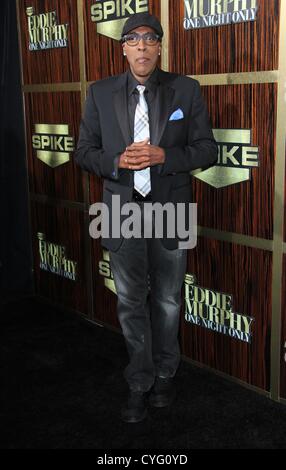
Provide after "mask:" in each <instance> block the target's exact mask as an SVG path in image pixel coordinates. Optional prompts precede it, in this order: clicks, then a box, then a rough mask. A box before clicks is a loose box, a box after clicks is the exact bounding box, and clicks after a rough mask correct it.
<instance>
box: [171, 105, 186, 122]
mask: <svg viewBox="0 0 286 470" xmlns="http://www.w3.org/2000/svg"><path fill="white" fill-rule="evenodd" d="M183 118H184V113H183V111H182V110H181V108H178V109H176V111H174V112H173V114H172V115H171V117H170V119H169V121H179V119H183Z"/></svg>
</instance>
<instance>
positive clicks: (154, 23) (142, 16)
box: [121, 12, 164, 38]
mask: <svg viewBox="0 0 286 470" xmlns="http://www.w3.org/2000/svg"><path fill="white" fill-rule="evenodd" d="M139 26H149V27H150V28H152V29H154V31H155V32H156V33H157V34H158V35H159V36H160V38H162V37H163V34H164V31H163V28H162V25H161V23H160V21H159V20H158V18H157V17H156V16H154V15H150V13H147V12H146V13H135V14H134V15H132V16H130V17H129V18H128V20H127V21H126V22H125V24H124V26H123V29H122V34H121V37H123V36H125V34H127V33H129V31H132V30H133V29H135V28H139Z"/></svg>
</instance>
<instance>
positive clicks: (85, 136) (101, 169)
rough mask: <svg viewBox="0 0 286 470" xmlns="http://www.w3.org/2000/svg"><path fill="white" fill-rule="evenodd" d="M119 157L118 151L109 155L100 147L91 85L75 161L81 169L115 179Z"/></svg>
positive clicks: (97, 118) (98, 124)
mask: <svg viewBox="0 0 286 470" xmlns="http://www.w3.org/2000/svg"><path fill="white" fill-rule="evenodd" d="M119 158H120V152H119V153H117V154H115V155H111V154H110V153H108V152H106V151H105V150H104V149H103V148H102V138H101V128H100V120H99V113H98V109H97V107H96V104H95V99H94V92H93V87H92V86H91V87H90V88H89V90H88V95H87V99H86V104H85V111H84V115H83V119H82V121H81V125H80V132H79V140H78V145H77V150H76V152H75V161H76V163H77V164H78V165H79V166H80V167H81V168H82V169H83V170H86V171H88V172H90V173H95V174H96V175H97V176H100V177H104V178H109V179H114V180H117V179H118V178H119V175H118V163H119Z"/></svg>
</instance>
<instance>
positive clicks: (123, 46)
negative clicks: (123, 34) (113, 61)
mask: <svg viewBox="0 0 286 470" xmlns="http://www.w3.org/2000/svg"><path fill="white" fill-rule="evenodd" d="M122 49H123V55H124V56H126V52H125V50H124V49H125V44H122Z"/></svg>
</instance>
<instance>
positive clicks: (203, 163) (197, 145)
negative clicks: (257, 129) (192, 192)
mask: <svg viewBox="0 0 286 470" xmlns="http://www.w3.org/2000/svg"><path fill="white" fill-rule="evenodd" d="M194 83H195V90H194V93H193V103H192V106H191V111H190V115H189V116H188V119H189V123H188V126H189V127H188V138H187V143H186V145H184V146H182V147H181V146H176V147H171V148H164V150H165V155H166V159H165V162H164V164H163V165H162V169H161V172H160V173H161V175H168V174H172V173H180V172H191V171H193V170H196V169H198V168H201V169H206V168H209V167H210V166H212V165H214V164H215V163H216V161H217V158H218V148H217V144H216V142H215V140H214V136H213V133H212V129H211V125H210V119H209V115H208V111H207V108H206V105H205V102H204V99H203V97H202V95H201V90H200V85H199V82H197V81H194Z"/></svg>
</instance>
